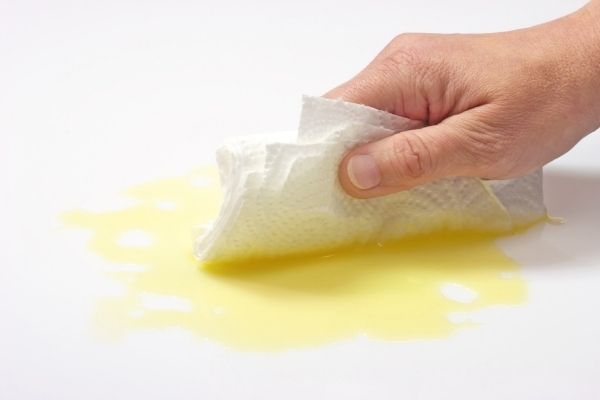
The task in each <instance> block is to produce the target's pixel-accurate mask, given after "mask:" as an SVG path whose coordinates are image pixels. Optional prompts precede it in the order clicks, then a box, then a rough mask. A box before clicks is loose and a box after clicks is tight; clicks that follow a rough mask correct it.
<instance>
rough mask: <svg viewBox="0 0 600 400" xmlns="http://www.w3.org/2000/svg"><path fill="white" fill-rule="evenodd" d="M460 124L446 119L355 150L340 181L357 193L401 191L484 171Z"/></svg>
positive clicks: (365, 195)
mask: <svg viewBox="0 0 600 400" xmlns="http://www.w3.org/2000/svg"><path fill="white" fill-rule="evenodd" d="M468 136H469V135H466V134H465V132H463V131H461V127H460V125H459V124H454V123H442V124H439V125H434V126H429V127H425V128H422V129H416V130H411V131H406V132H401V133H397V134H395V135H393V136H390V137H387V138H385V139H383V140H380V141H377V142H373V143H369V144H366V145H363V146H360V147H358V148H356V149H354V150H352V151H351V152H350V153H349V154H347V155H346V157H345V158H344V159H343V161H342V163H341V164H340V168H339V179H340V183H341V184H342V187H343V188H344V190H345V191H346V192H347V193H348V194H350V195H351V196H353V197H357V198H371V197H379V196H384V195H387V194H391V193H395V192H398V191H401V190H406V189H410V188H413V187H415V186H418V185H422V184H425V183H428V182H431V181H433V180H435V179H439V178H442V177H448V176H477V174H478V173H480V172H481V171H482V170H483V169H482V168H481V167H483V166H482V165H479V164H478V163H477V162H476V156H475V154H474V151H473V149H472V147H471V146H469V145H468V143H469V142H468V141H467V140H465V137H468Z"/></svg>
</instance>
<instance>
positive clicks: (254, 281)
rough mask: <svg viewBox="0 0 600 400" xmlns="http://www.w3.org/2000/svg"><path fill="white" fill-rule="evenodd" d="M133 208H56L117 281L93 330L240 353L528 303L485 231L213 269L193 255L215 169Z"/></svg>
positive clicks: (448, 330)
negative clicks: (151, 332) (117, 289)
mask: <svg viewBox="0 0 600 400" xmlns="http://www.w3.org/2000/svg"><path fill="white" fill-rule="evenodd" d="M124 195H125V196H127V197H128V198H130V199H133V200H134V201H135V204H134V205H132V206H130V207H128V208H125V209H119V210H114V211H108V212H91V211H85V210H76V211H70V212H67V213H64V214H63V215H62V220H63V221H64V223H65V224H66V225H67V226H70V227H74V228H81V229H86V230H88V231H90V232H91V238H90V241H89V249H90V250H91V251H92V252H94V253H96V254H98V255H99V256H101V257H102V258H104V259H105V260H107V261H109V262H110V263H113V264H116V265H113V266H112V267H111V268H110V269H109V270H107V271H106V273H107V274H109V275H110V276H111V277H113V278H115V279H117V280H118V281H120V282H121V283H122V284H123V287H124V290H123V292H122V293H120V294H119V295H118V296H114V297H106V298H102V299H100V300H99V302H98V305H97V310H96V315H95V325H96V328H97V329H98V330H99V331H101V332H102V333H103V334H106V335H110V336H111V337H120V336H122V335H125V334H127V332H130V331H132V330H139V329H155V328H170V327H180V328H183V329H186V330H189V331H191V332H194V333H196V334H197V335H199V336H200V337H202V338H208V339H210V340H215V341H218V342H221V343H223V344H225V345H228V346H233V347H236V348H241V349H247V350H278V349H286V348H292V347H303V346H311V345H320V344H326V343H330V342H333V341H336V340H341V339H347V338H351V337H355V336H357V335H367V336H369V337H371V338H376V339H384V340H408V339H423V338H441V337H445V336H448V335H450V334H452V333H453V332H455V331H456V330H457V329H462V328H465V327H468V326H472V325H474V324H473V323H471V322H469V321H468V319H467V320H466V321H463V322H462V323H461V322H457V321H451V317H452V315H460V314H461V313H469V312H472V311H476V310H480V309H482V308H485V307H490V306H496V305H517V304H521V303H522V302H524V301H525V298H526V293H527V289H526V284H525V282H524V280H523V279H522V278H521V277H520V276H519V267H518V265H517V263H516V262H515V261H513V260H512V259H510V258H509V257H507V256H506V255H505V254H504V253H503V252H502V251H501V250H500V249H498V248H497V246H496V245H495V244H494V237H492V236H489V235H476V234H444V235H434V236H428V237H423V238H416V239H411V240H405V241H402V242H400V243H397V244H393V245H385V246H383V247H382V246H378V245H372V246H368V247H365V248H361V249H353V250H346V251H342V252H337V253H335V254H333V255H327V256H312V257H304V258H290V259H284V260H274V261H268V262H253V263H251V265H250V264H240V265H237V266H229V267H228V268H227V269H222V270H210V269H205V268H201V265H200V264H199V262H198V261H197V260H195V259H194V257H193V255H192V243H193V237H194V234H197V233H198V226H199V225H201V224H206V223H209V222H210V220H212V219H214V218H215V216H216V215H217V213H218V209H219V206H220V201H221V194H220V191H219V188H218V179H217V174H216V171H215V170H214V169H211V168H202V169H198V170H196V171H193V172H191V173H189V174H187V175H185V176H182V177H177V178H170V179H162V180H158V181H155V182H149V183H145V184H141V185H139V186H136V187H133V188H131V189H129V190H127V191H126V192H125V193H124Z"/></svg>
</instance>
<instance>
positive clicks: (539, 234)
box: [500, 168, 600, 267]
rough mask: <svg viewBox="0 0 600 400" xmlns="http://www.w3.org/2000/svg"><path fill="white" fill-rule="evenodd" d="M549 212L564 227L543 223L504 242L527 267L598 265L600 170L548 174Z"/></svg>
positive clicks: (513, 254) (555, 170)
mask: <svg viewBox="0 0 600 400" xmlns="http://www.w3.org/2000/svg"><path fill="white" fill-rule="evenodd" d="M544 198H545V203H546V207H547V208H548V213H549V214H550V216H552V217H557V218H560V219H564V224H543V225H540V226H537V227H534V228H533V229H531V230H530V231H527V232H526V233H524V234H522V235H518V236H516V237H512V238H507V239H502V240H501V241H500V244H501V246H502V248H503V249H505V250H506V251H507V252H508V254H510V255H511V256H513V257H515V259H517V260H519V261H520V262H522V263H523V264H524V265H525V266H542V267H547V266H569V267H574V266H597V265H598V264H599V261H598V260H600V170H595V171H594V170H569V169H566V170H565V169H555V168H548V170H547V171H544Z"/></svg>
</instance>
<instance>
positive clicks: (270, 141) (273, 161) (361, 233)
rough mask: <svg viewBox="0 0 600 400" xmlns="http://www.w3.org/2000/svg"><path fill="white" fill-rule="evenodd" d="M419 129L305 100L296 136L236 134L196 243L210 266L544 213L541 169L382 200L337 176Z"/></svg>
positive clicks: (505, 225) (454, 181) (498, 225)
mask: <svg viewBox="0 0 600 400" xmlns="http://www.w3.org/2000/svg"><path fill="white" fill-rule="evenodd" d="M419 126H421V123H420V122H418V121H412V120H409V119H406V118H402V117H399V116H397V115H393V114H389V113H386V112H384V111H380V110H376V109H373V108H370V107H367V106H363V105H358V104H352V103H346V102H342V101H338V100H329V99H324V98H319V97H307V96H305V97H304V98H303V107H302V113H301V118H300V127H299V129H298V135H297V137H296V138H294V137H291V136H286V135H285V134H282V135H272V136H254V137H242V138H238V139H235V140H231V141H229V142H227V143H226V144H225V145H223V146H222V147H221V148H220V149H219V150H218V151H217V161H218V166H219V173H220V178H221V184H222V188H223V190H224V202H223V205H222V208H221V211H220V214H219V216H218V218H217V220H216V221H215V222H214V224H213V225H212V226H211V227H210V228H209V229H208V230H207V231H206V232H205V233H204V234H203V235H201V236H200V237H199V238H198V239H197V240H196V244H195V254H196V256H197V257H198V258H199V259H200V260H202V261H204V262H207V263H211V262H232V261H236V260H244V259H251V258H263V257H264V258H268V257H278V256H284V255H298V254H304V253H318V252H325V251H331V250H333V249H336V248H340V247H345V246H355V245H361V244H365V243H369V242H386V241H390V240H394V239H400V238H402V237H405V236H408V235H416V234H421V233H429V232H434V231H440V230H450V231H455V230H456V231H458V230H474V231H482V232H502V231H510V230H511V229H514V228H516V227H519V226H523V225H527V224H530V223H532V222H535V221H537V220H539V219H541V218H544V217H545V216H546V209H545V207H544V204H543V196H542V174H541V170H540V171H537V172H535V173H533V174H530V175H527V176H524V177H521V178H517V179H512V180H506V181H483V180H481V179H477V178H447V179H441V180H438V181H436V182H433V183H430V184H427V185H424V186H421V187H417V188H414V189H412V190H408V191H404V192H400V193H396V194H392V195H388V196H385V197H381V198H376V199H368V200H364V199H355V198H352V197H350V196H349V195H347V194H346V193H345V192H344V191H343V189H342V187H341V186H340V183H339V182H338V176H337V173H338V164H339V163H340V161H341V160H342V158H343V156H344V154H345V153H346V151H348V150H349V149H351V148H353V147H355V146H357V145H359V144H362V143H367V142H370V141H374V140H378V139H381V138H383V137H386V136H389V135H392V134H394V133H397V132H401V131H405V130H408V129H413V128H417V127H419Z"/></svg>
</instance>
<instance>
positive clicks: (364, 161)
mask: <svg viewBox="0 0 600 400" xmlns="http://www.w3.org/2000/svg"><path fill="white" fill-rule="evenodd" d="M347 171H348V178H350V182H352V184H353V185H354V186H356V187H357V188H359V189H362V190H366V189H373V188H374V187H376V186H379V184H380V183H381V174H380V173H379V168H378V167H377V164H376V163H375V159H374V158H373V157H371V156H370V155H364V154H361V155H356V156H352V157H351V158H350V160H349V161H348V167H347Z"/></svg>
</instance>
